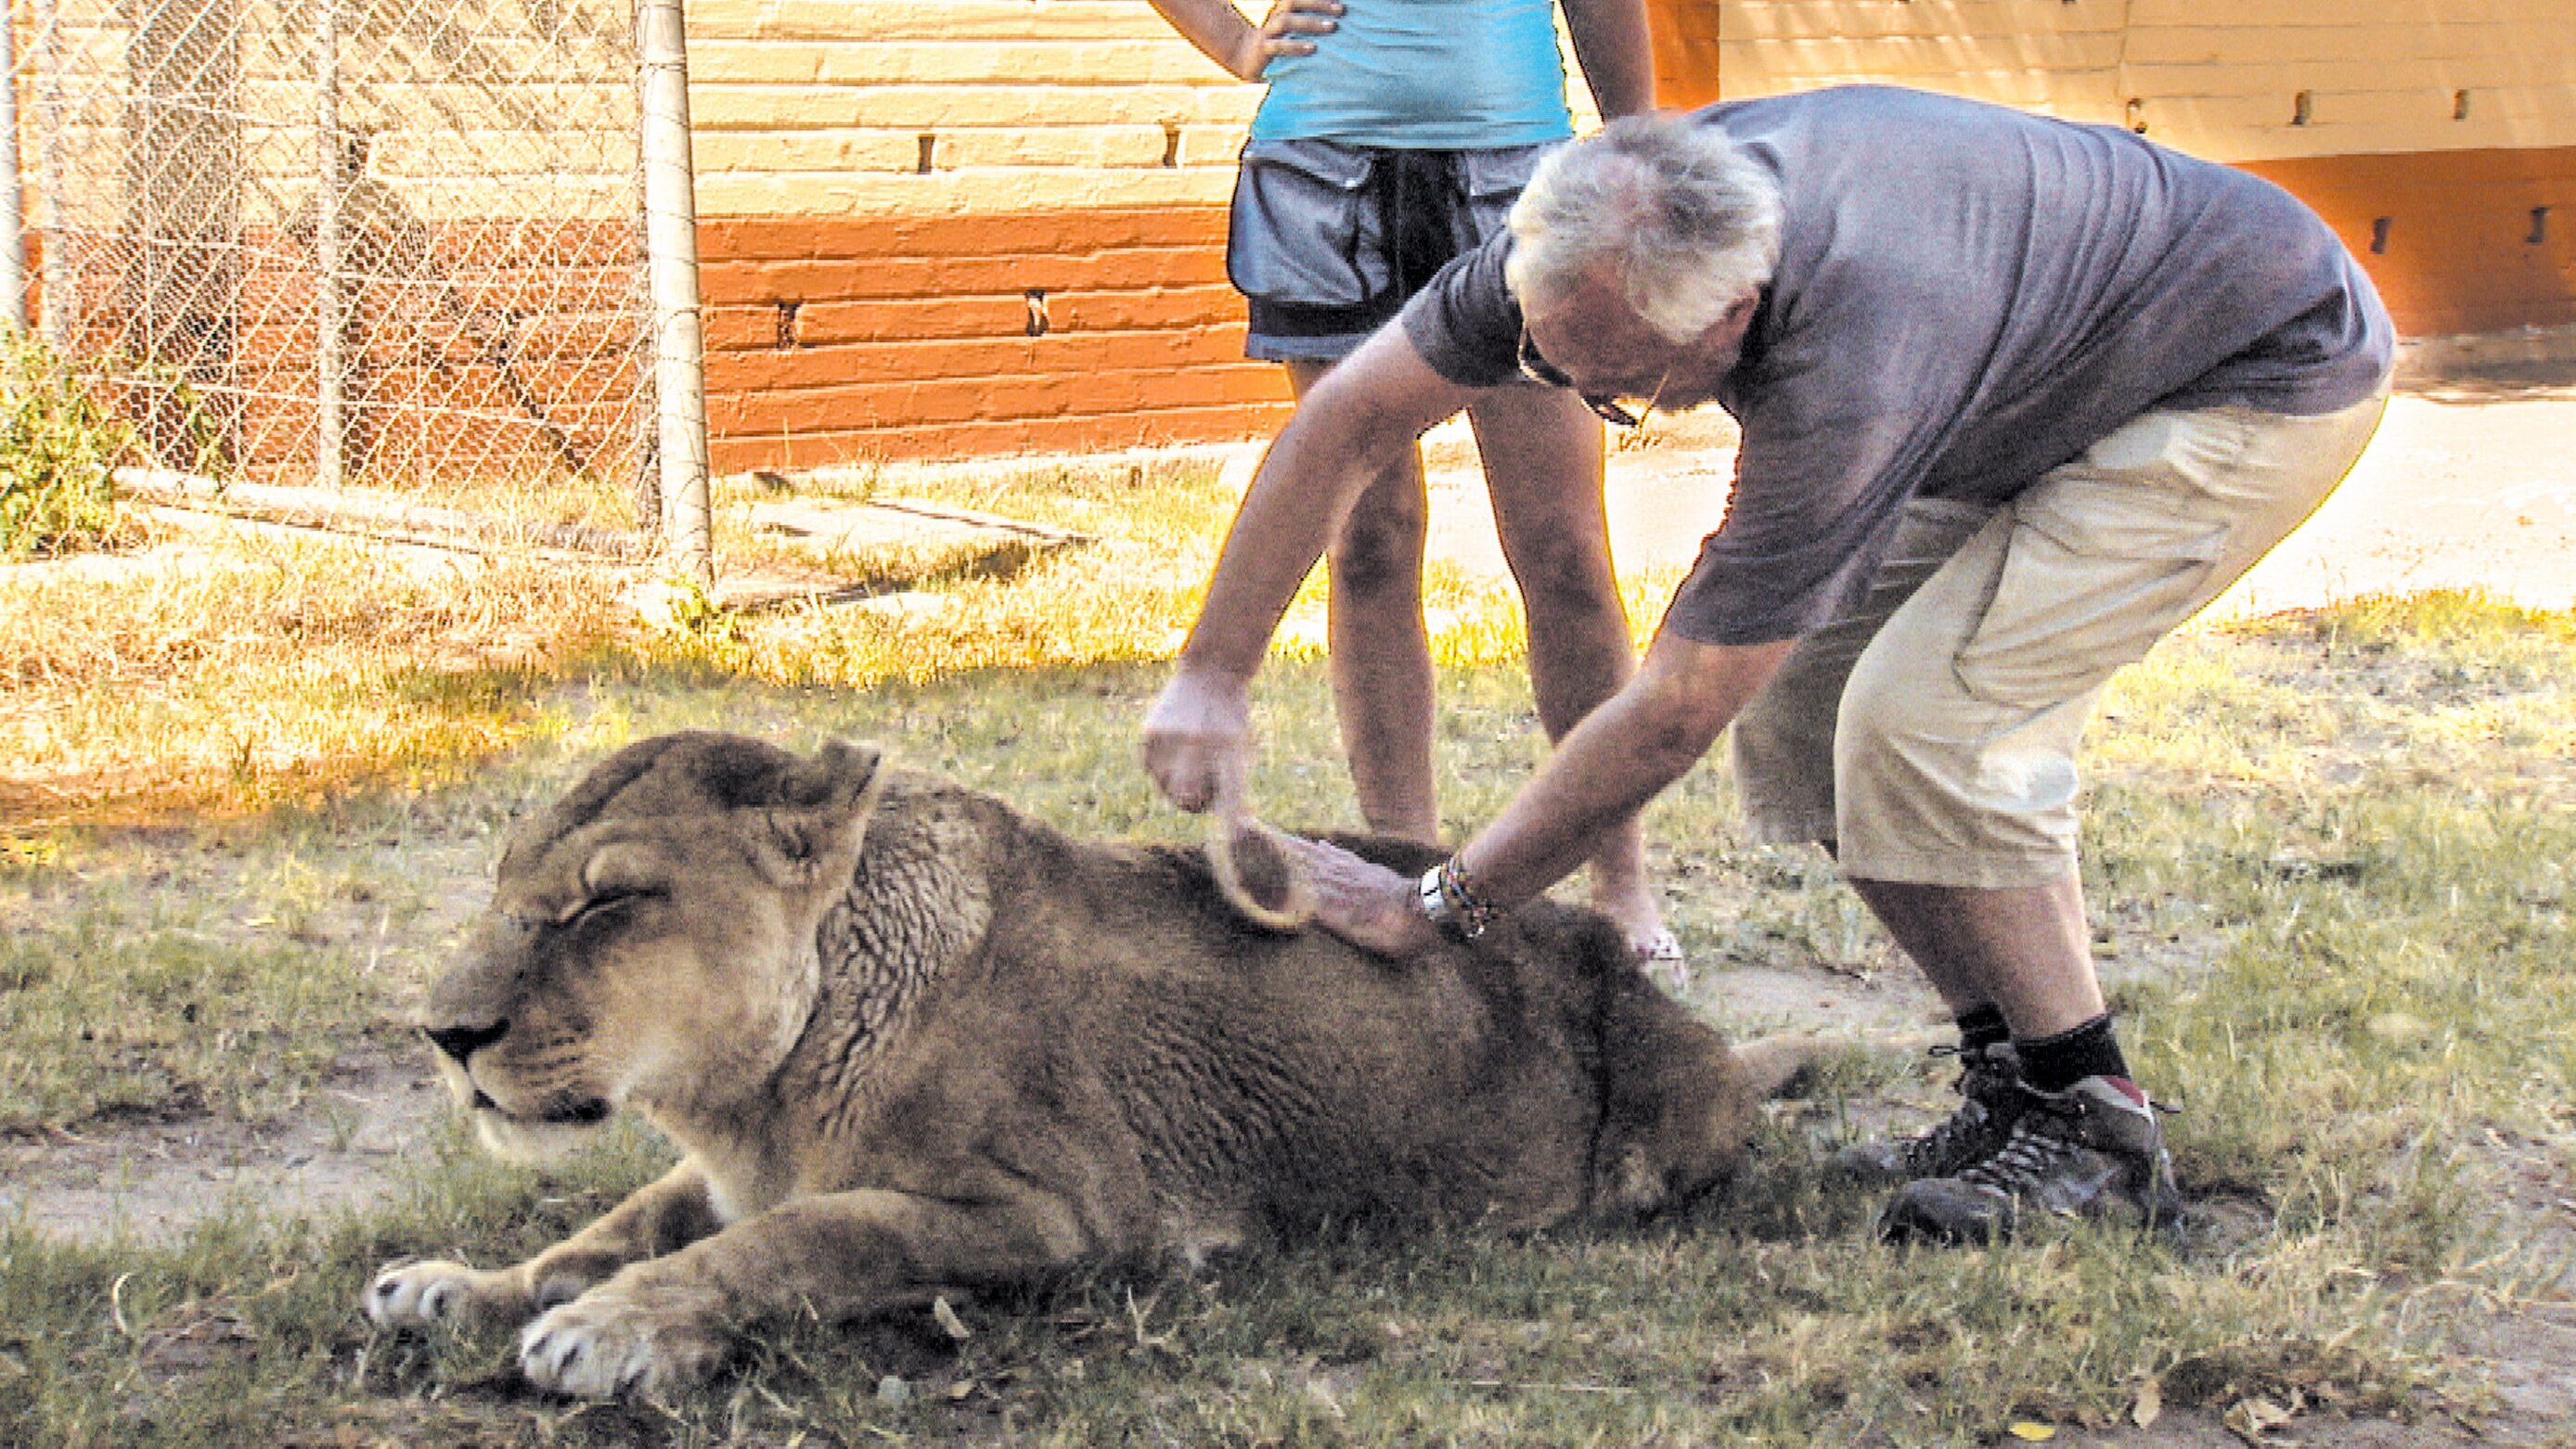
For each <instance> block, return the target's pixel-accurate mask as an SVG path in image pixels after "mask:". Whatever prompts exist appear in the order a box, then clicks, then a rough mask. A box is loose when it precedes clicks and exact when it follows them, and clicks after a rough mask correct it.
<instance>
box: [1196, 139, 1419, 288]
mask: <svg viewBox="0 0 2576 1449" xmlns="http://www.w3.org/2000/svg"><path fill="white" fill-rule="evenodd" d="M1370 170H1371V159H1370V156H1369V153H1368V152H1366V151H1362V150H1357V149H1355V148H1352V147H1349V146H1340V145H1335V144H1334V143H1332V142H1330V141H1250V142H1246V143H1245V144H1244V147H1243V161H1242V168H1241V170H1240V171H1238V172H1237V173H1236V176H1235V181H1234V210H1233V215H1232V218H1231V219H1230V221H1229V222H1228V225H1227V230H1226V242H1225V274H1226V276H1227V277H1228V278H1229V279H1230V280H1232V281H1233V283H1234V286H1235V290H1236V291H1239V292H1241V293H1243V295H1245V296H1247V297H1259V298H1261V299H1262V300H1264V301H1268V302H1286V303H1292V304H1295V305H1297V306H1302V307H1356V306H1359V305H1360V304H1362V303H1364V302H1367V301H1370V300H1372V299H1374V298H1376V297H1378V296H1381V295H1383V294H1384V293H1385V292H1386V290H1387V289H1388V288H1389V287H1391V286H1392V285H1393V284H1394V280H1395V278H1394V275H1393V271H1392V269H1391V268H1390V266H1389V265H1388V263H1387V260H1386V256H1385V250H1386V249H1385V247H1384V246H1383V245H1382V244H1381V241H1380V237H1379V228H1380V227H1381V225H1382V224H1383V223H1382V219H1381V218H1380V217H1378V215H1377V214H1376V212H1377V208H1376V207H1375V206H1373V205H1371V204H1370V203H1371V199H1372V198H1371V193H1370V188H1369V184H1368V182H1369V172H1370Z"/></svg>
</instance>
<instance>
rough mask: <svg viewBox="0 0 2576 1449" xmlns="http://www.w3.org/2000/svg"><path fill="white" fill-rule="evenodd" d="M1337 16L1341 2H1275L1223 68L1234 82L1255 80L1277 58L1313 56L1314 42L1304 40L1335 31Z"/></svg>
mask: <svg viewBox="0 0 2576 1449" xmlns="http://www.w3.org/2000/svg"><path fill="white" fill-rule="evenodd" d="M1341 13H1342V0H1278V3H1276V4H1274V5H1272V6H1271V7H1270V13H1269V14H1268V15H1265V16H1263V17H1262V18H1261V25H1260V27H1259V28H1258V29H1255V30H1252V31H1250V32H1249V33H1248V34H1247V35H1246V36H1245V37H1244V41H1243V44H1242V47H1241V48H1240V49H1238V50H1236V51H1235V52H1234V53H1233V55H1231V56H1230V57H1228V58H1227V60H1226V63H1225V68H1226V69H1227V70H1229V71H1232V72H1233V73H1234V78H1235V79H1236V80H1247V81H1257V80H1259V79H1261V73H1262V72H1263V71H1265V70H1268V69H1269V68H1270V62H1271V61H1272V60H1273V59H1274V58H1276V57H1278V56H1283V55H1313V54H1314V53H1315V42H1314V41H1313V40H1311V39H1309V38H1308V37H1310V36H1316V35H1330V34H1332V33H1333V32H1334V31H1335V30H1337V29H1339V28H1340V24H1339V22H1338V20H1337V19H1336V18H1335V17H1337V16H1339V15H1340V14H1341Z"/></svg>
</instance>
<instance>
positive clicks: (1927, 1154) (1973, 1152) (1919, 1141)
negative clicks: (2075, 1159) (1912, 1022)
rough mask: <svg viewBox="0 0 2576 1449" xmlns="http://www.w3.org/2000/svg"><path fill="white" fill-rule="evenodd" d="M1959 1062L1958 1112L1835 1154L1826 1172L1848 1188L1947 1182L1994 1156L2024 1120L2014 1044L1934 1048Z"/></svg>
mask: <svg viewBox="0 0 2576 1449" xmlns="http://www.w3.org/2000/svg"><path fill="white" fill-rule="evenodd" d="M1932 1054H1933V1055H1934V1056H1955V1057H1957V1058H1958V1059H1959V1080H1958V1082H1957V1084H1956V1085H1957V1089H1958V1093H1959V1096H1960V1099H1961V1100H1960V1102H1959V1108H1958V1110H1957V1111H1955V1112H1952V1113H1951V1114H1950V1115H1949V1116H1948V1117H1946V1118H1944V1119H1943V1120H1941V1121H1940V1122H1938V1123H1936V1124H1934V1125H1933V1126H1932V1127H1931V1128H1929V1129H1927V1130H1925V1131H1922V1132H1918V1133H1916V1134H1914V1135H1913V1136H1911V1137H1899V1138H1895V1139H1893V1140H1890V1141H1885V1142H1862V1143H1856V1144H1854V1145H1853V1146H1850V1147H1846V1148H1844V1149H1843V1150H1841V1151H1840V1152H1837V1153H1835V1154H1834V1155H1833V1156H1832V1157H1831V1158H1829V1159H1827V1161H1826V1163H1825V1171H1826V1172H1827V1173H1829V1174H1831V1175H1832V1176H1834V1177H1837V1178H1840V1179H1842V1180H1843V1181H1845V1182H1858V1183H1865V1184H1868V1185H1870V1186H1872V1187H1886V1186H1889V1185H1891V1184H1894V1183H1900V1182H1912V1181H1914V1180H1915V1179H1916V1178H1922V1177H1948V1176H1950V1175H1951V1174H1952V1173H1955V1172H1960V1171H1964V1170H1965V1169H1966V1168H1967V1167H1968V1166H1969V1165H1970V1164H1972V1163H1976V1162H1981V1161H1983V1160H1985V1159H1986V1158H1988V1157H1991V1156H1993V1155H1994V1154H1995V1152H1996V1151H1997V1150H1999V1149H2000V1148H2001V1147H2002V1146H2003V1145H2004V1139H2005V1138H2006V1137H2009V1136H2011V1135H2012V1126H2013V1123H2014V1122H2015V1121H2017V1120H2018V1119H2019V1118H2020V1117H2021V1111H2022V1103H2023V1101H2024V1100H2025V1094H2024V1092H2023V1091H2022V1085H2021V1058H2020V1057H2019V1056H2017V1055H2015V1054H2014V1052H2013V1049H2012V1043H2010V1042H1996V1043H1995V1044H1993V1045H1992V1046H1985V1047H1934V1048H1933V1049H1932Z"/></svg>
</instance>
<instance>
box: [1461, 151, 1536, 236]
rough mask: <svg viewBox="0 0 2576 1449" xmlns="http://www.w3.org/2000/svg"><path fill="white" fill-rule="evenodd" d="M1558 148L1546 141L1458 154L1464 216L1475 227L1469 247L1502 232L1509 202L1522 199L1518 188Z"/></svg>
mask: <svg viewBox="0 0 2576 1449" xmlns="http://www.w3.org/2000/svg"><path fill="white" fill-rule="evenodd" d="M1557 145H1558V143H1557V142H1554V141H1549V142H1546V143H1544V144H1542V145H1537V146H1498V147H1496V148H1494V149H1492V150H1489V151H1463V152H1460V153H1459V158H1460V161H1461V163H1462V164H1461V166H1460V170H1462V171H1463V172H1464V173H1465V185H1466V190H1467V217H1468V220H1470V221H1471V222H1473V223H1474V224H1475V228H1476V235H1475V236H1474V237H1473V238H1471V239H1470V240H1469V242H1468V243H1467V245H1468V246H1474V245H1475V244H1476V243H1478V242H1481V241H1483V240H1484V239H1485V238H1487V237H1489V236H1492V235H1493V234H1494V233H1496V232H1498V231H1501V230H1502V229H1503V224H1504V223H1505V222H1507V221H1509V220H1510V219H1511V214H1512V203H1513V202H1515V201H1518V200H1520V199H1521V189H1522V188H1523V187H1526V186H1528V185H1529V179H1530V173H1531V172H1533V171H1536V170H1537V169H1538V163H1539V161H1540V160H1541V159H1542V158H1544V157H1545V156H1546V155H1547V153H1548V152H1550V151H1553V150H1555V149H1556V147H1557ZM1462 250H1463V248H1462Z"/></svg>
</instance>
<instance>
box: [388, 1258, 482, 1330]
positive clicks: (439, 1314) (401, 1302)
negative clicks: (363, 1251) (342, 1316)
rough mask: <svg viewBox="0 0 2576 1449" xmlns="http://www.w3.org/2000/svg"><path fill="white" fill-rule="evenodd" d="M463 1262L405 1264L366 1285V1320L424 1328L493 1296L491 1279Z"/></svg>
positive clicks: (389, 1326) (392, 1326) (394, 1325)
mask: <svg viewBox="0 0 2576 1449" xmlns="http://www.w3.org/2000/svg"><path fill="white" fill-rule="evenodd" d="M498 1276H499V1275H497V1274H492V1273H484V1272H478V1271H476V1270H475V1269H472V1268H469V1267H467V1266H465V1265H464V1264H463V1263H444V1262H427V1263H404V1264H400V1265H397V1266H395V1267H391V1268H387V1269H385V1270H384V1271H383V1272H381V1273H378V1274H377V1275H376V1280H375V1281H374V1282H373V1283H370V1284H368V1285H367V1294H366V1300H365V1303H366V1310H367V1319H368V1321H369V1322H371V1323H373V1324H375V1325H376V1327H378V1328H426V1327H428V1326H429V1325H431V1324H433V1323H438V1322H441V1321H444V1320H446V1319H449V1318H454V1317H458V1316H461V1315H463V1314H464V1313H466V1312H467V1311H469V1310H470V1309H473V1308H475V1307H478V1306H479V1305H480V1304H481V1303H482V1302H483V1301H484V1300H485V1299H487V1298H490V1297H492V1296H493V1295H492V1293H491V1290H490V1288H489V1286H488V1285H489V1282H490V1280H492V1279H494V1278H496V1277H498Z"/></svg>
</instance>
